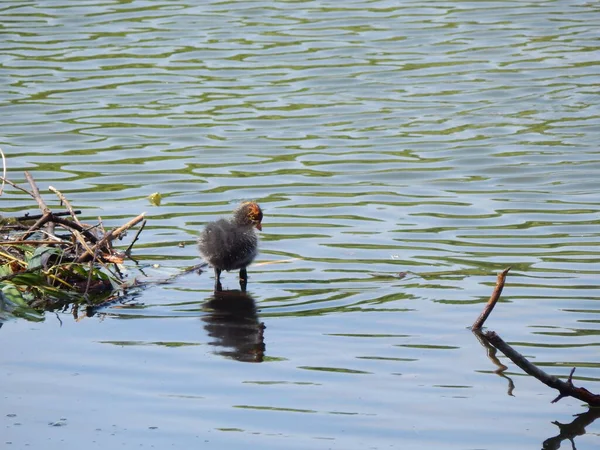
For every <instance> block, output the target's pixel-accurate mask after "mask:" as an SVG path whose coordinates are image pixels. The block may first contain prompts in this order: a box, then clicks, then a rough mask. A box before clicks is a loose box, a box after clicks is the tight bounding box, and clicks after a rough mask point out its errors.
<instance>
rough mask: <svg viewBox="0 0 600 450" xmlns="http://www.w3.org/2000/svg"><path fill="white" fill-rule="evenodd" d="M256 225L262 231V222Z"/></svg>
mask: <svg viewBox="0 0 600 450" xmlns="http://www.w3.org/2000/svg"><path fill="white" fill-rule="evenodd" d="M255 227H256V229H257V230H258V231H262V224H261V223H260V222H256V225H255Z"/></svg>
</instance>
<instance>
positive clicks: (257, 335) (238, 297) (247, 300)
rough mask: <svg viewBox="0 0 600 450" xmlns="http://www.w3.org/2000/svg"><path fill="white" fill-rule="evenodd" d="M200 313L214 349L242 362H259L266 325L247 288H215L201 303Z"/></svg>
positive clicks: (262, 354)
mask: <svg viewBox="0 0 600 450" xmlns="http://www.w3.org/2000/svg"><path fill="white" fill-rule="evenodd" d="M203 309H204V310H205V311H207V314H206V315H205V316H203V317H202V320H203V321H204V322H205V324H204V328H205V329H206V331H207V333H208V335H209V336H210V337H212V338H214V340H213V341H211V342H210V344H212V345H214V346H215V347H224V348H225V349H222V350H221V349H217V350H216V351H215V353H217V354H219V355H222V356H225V357H227V358H231V359H235V360H237V361H242V362H262V361H263V359H264V355H265V342H264V330H265V325H264V324H263V323H262V322H259V320H258V315H257V313H256V304H255V302H254V299H253V298H252V297H251V296H250V295H248V293H246V292H242V291H238V290H232V291H215V292H214V294H213V295H212V296H211V297H209V298H208V300H207V301H206V303H205V304H204V305H203Z"/></svg>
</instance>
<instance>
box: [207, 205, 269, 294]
mask: <svg viewBox="0 0 600 450" xmlns="http://www.w3.org/2000/svg"><path fill="white" fill-rule="evenodd" d="M262 218H263V213H262V210H261V209H260V206H258V204H257V203H254V202H245V203H242V204H241V205H240V206H238V207H237V208H236V209H235V210H234V211H233V216H232V217H231V218H229V219H219V220H217V221H215V222H210V223H208V224H207V225H206V227H205V228H204V230H203V231H202V234H201V235H200V238H199V239H198V248H199V249H200V254H201V255H202V257H203V258H204V259H205V260H206V261H207V262H208V263H209V264H210V265H211V266H213V268H214V269H215V291H220V290H221V281H220V277H221V272H222V271H223V270H228V271H229V270H237V269H239V270H240V284H241V285H242V289H243V290H245V287H246V281H247V278H248V274H247V272H246V267H248V265H250V263H251V262H252V261H253V260H254V258H255V257H256V255H257V253H258V236H257V235H256V232H255V231H254V228H256V229H258V230H262V225H261V222H262Z"/></svg>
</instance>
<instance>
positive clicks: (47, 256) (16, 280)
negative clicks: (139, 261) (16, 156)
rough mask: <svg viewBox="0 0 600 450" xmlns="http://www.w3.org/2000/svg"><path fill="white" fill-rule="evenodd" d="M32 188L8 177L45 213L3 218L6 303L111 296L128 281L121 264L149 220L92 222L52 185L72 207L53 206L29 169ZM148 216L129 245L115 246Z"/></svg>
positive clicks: (1, 300)
mask: <svg viewBox="0 0 600 450" xmlns="http://www.w3.org/2000/svg"><path fill="white" fill-rule="evenodd" d="M25 177H26V179H27V181H28V183H29V186H30V190H28V189H25V188H23V187H21V186H18V185H16V184H15V183H13V182H11V181H9V180H7V179H6V178H4V177H3V182H6V183H8V184H10V185H11V186H13V187H14V188H15V189H18V190H20V191H22V192H26V193H27V194H28V195H30V196H31V197H32V198H33V199H34V200H35V201H36V202H37V205H38V207H39V209H40V211H41V214H39V215H29V214H26V215H24V216H22V217H16V218H11V219H6V218H4V219H2V223H1V224H0V233H1V234H0V307H2V306H4V309H6V307H7V305H9V306H10V305H12V307H13V308H14V307H15V305H16V306H22V305H26V306H27V307H33V308H40V309H41V308H43V309H53V308H57V307H59V306H63V305H65V304H67V303H72V302H79V303H81V302H87V303H92V304H95V303H98V302H103V301H106V300H107V298H109V297H110V296H111V295H114V294H115V292H116V291H118V290H120V289H122V288H123V286H124V276H123V274H122V272H121V270H120V268H119V266H120V264H121V263H122V262H123V260H124V258H125V257H126V256H127V255H129V252H130V250H131V248H132V246H133V244H134V243H135V241H136V240H137V238H138V236H139V233H140V232H141V231H142V229H143V228H144V225H145V223H146V221H145V219H144V214H143V213H142V214H140V215H138V216H137V217H135V218H133V219H132V220H130V221H128V222H127V223H125V224H123V225H122V226H120V227H117V228H114V229H112V230H110V231H106V230H105V229H104V227H103V225H102V220H101V219H100V218H98V223H96V224H86V223H83V222H81V221H80V220H79V218H78V217H77V214H80V213H81V212H80V211H75V210H74V209H73V208H72V207H71V204H70V203H69V201H68V200H67V199H66V198H65V196H64V195H63V194H62V193H61V192H59V191H58V190H57V189H55V188H53V187H52V186H50V187H49V188H48V189H49V190H50V191H52V192H53V193H54V194H56V195H57V196H58V198H59V199H60V201H61V204H62V206H64V207H65V208H66V211H61V212H57V213H55V212H53V211H52V210H51V209H50V208H49V207H48V206H47V205H46V203H45V202H44V200H43V199H42V197H41V195H40V192H39V190H38V188H37V186H36V184H35V182H34V180H33V178H32V177H31V175H30V174H29V173H27V172H25ZM140 222H142V225H141V227H140V228H139V230H138V232H137V234H136V235H135V237H134V240H133V242H132V243H131V245H130V246H129V247H128V248H127V250H126V251H124V252H122V251H117V250H116V249H114V248H113V246H112V244H113V241H114V240H115V239H117V238H122V236H123V234H124V233H125V231H127V230H128V229H129V228H131V227H133V226H135V225H136V224H138V223H140Z"/></svg>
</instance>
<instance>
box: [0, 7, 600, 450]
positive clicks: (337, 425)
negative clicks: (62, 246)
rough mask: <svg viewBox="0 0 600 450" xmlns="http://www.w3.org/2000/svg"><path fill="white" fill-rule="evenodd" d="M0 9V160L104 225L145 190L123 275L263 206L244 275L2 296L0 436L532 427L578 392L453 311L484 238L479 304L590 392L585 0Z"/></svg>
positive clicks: (511, 430) (591, 47)
mask: <svg viewBox="0 0 600 450" xmlns="http://www.w3.org/2000/svg"><path fill="white" fill-rule="evenodd" d="M0 10H1V11H2V17H3V20H2V23H3V24H2V28H0V42H1V45H2V50H3V52H2V55H1V56H0V79H1V80H2V87H3V89H2V92H3V95H2V98H1V99H0V102H1V103H0V121H1V122H0V123H2V126H1V128H0V129H1V130H2V132H1V137H0V145H1V146H2V149H3V150H4V152H5V154H6V156H7V162H8V171H9V178H10V179H11V180H12V181H15V182H23V181H24V177H23V171H24V170H28V171H30V172H31V173H32V175H33V176H34V178H35V179H36V180H37V182H38V185H39V186H40V188H41V190H42V191H43V192H44V193H45V198H46V200H47V202H48V204H49V205H50V206H51V207H52V208H55V209H59V208H60V207H59V205H58V200H57V199H55V198H54V197H53V195H52V194H51V193H49V192H48V191H47V187H48V186H49V185H52V186H54V187H56V188H57V189H59V190H61V191H62V192H63V193H64V194H65V195H66V196H67V197H68V198H69V200H70V201H71V203H72V204H73V205H74V206H75V207H77V208H79V209H81V210H83V216H84V218H85V219H86V220H87V221H89V222H92V223H93V222H95V221H97V220H98V219H97V218H98V216H101V217H102V220H103V222H104V224H105V226H107V227H111V226H116V225H120V224H122V223H124V222H125V221H126V220H128V219H129V218H132V217H133V216H135V215H137V214H138V213H140V212H142V211H146V212H147V216H148V218H149V222H148V226H147V227H146V229H145V230H144V232H143V233H142V234H141V235H140V241H138V242H137V243H136V245H135V247H134V256H135V258H136V260H137V265H136V264H134V263H129V264H128V271H129V274H130V277H138V278H140V279H141V280H144V281H148V280H152V281H157V280H164V279H166V278H168V277H171V276H174V275H176V274H178V273H181V271H182V270H184V269H185V268H187V267H189V266H192V265H194V264H197V263H199V262H200V260H199V256H198V254H197V251H196V248H195V245H194V242H195V239H196V236H197V234H198V232H199V230H200V229H201V228H202V226H203V225H204V224H205V223H206V222H207V221H209V220H212V219H214V218H217V217H220V216H224V215H227V214H229V212H230V211H231V210H232V209H233V208H234V207H235V206H236V205H237V203H238V202H239V201H241V200H247V199H254V200H257V201H258V202H260V204H261V205H262V206H263V208H264V211H265V220H264V224H263V225H264V228H263V232H262V233H261V238H262V241H261V254H260V256H259V257H258V259H257V261H256V262H255V264H254V265H253V266H251V267H250V268H249V274H250V283H249V291H248V295H247V296H245V297H243V298H240V295H239V294H236V293H235V292H234V293H229V294H228V297H227V298H226V299H219V298H217V299H215V298H214V295H213V292H212V286H213V280H212V275H211V273H210V271H208V272H204V273H202V274H200V275H198V274H196V273H189V274H186V275H181V276H178V277H175V278H173V279H172V281H171V282H170V283H168V284H163V285H152V286H151V287H149V288H147V289H143V290H139V291H136V292H133V293H130V295H129V296H127V297H126V298H124V299H123V302H119V303H115V304H112V305H109V306H105V307H102V308H99V309H97V310H94V311H92V312H93V314H91V313H92V312H90V314H89V315H86V311H85V310H84V309H79V310H77V311H75V314H74V312H73V311H72V310H71V309H70V308H67V310H65V311H59V312H55V313H50V312H48V313H46V315H45V320H44V321H43V322H40V323H35V322H28V321H25V320H10V321H7V322H5V323H4V324H3V326H2V329H1V331H0V340H1V341H2V344H3V346H2V347H3V363H2V370H0V383H1V384H2V386H3V390H2V392H3V394H2V402H1V404H2V406H0V417H2V427H3V429H4V432H3V434H2V440H1V442H3V443H5V444H7V447H9V444H8V443H10V446H11V448H44V449H59V448H60V449H65V448H80V447H82V446H85V447H86V448H108V447H110V448H112V447H115V448H116V447H117V446H127V447H130V446H138V447H153V448H190V447H192V446H202V445H204V446H207V447H212V448H240V447H242V446H243V447H247V446H249V445H250V446H260V447H261V448H272V449H280V448H289V449H308V448H314V449H327V448H336V449H364V448H373V449H379V448H381V449H383V448H403V449H423V448H447V449H474V448H478V449H489V450H493V449H505V448H540V447H542V446H543V445H545V446H546V447H545V448H558V447H557V446H556V445H557V442H560V441H561V439H564V436H562V437H560V436H559V433H560V430H559V428H558V427H557V426H556V425H555V424H553V422H559V423H571V422H572V421H573V420H575V418H574V417H573V415H575V414H580V413H584V412H585V411H586V408H585V407H584V406H583V405H582V404H581V402H579V401H577V400H574V399H564V400H561V401H560V402H559V403H557V404H550V401H551V400H552V399H553V398H554V397H555V395H556V394H555V392H554V391H552V390H550V389H549V388H547V387H546V386H544V385H542V384H541V383H539V382H538V381H537V380H535V379H532V378H531V377H528V376H526V375H524V374H523V373H522V372H521V371H520V369H518V368H516V367H515V366H514V365H513V364H512V363H510V362H509V361H507V360H506V359H505V358H503V357H502V358H501V360H502V362H503V363H504V364H506V366H507V367H508V369H507V371H506V372H504V376H500V375H498V374H497V373H495V371H496V369H497V366H496V365H495V364H494V363H493V362H492V361H491V360H490V359H488V357H487V353H486V349H485V348H483V347H482V346H481V345H480V343H479V342H478V341H477V339H476V338H475V337H474V336H473V335H472V334H471V333H470V331H469V330H468V329H467V327H468V326H469V325H470V324H471V323H472V322H473V320H474V319H475V318H476V317H477V315H478V314H479V312H480V311H481V308H482V306H483V303H484V302H485V301H486V300H487V297H488V296H489V294H490V292H491V290H492V288H493V284H494V281H495V275H496V273H497V272H498V271H500V270H501V269H503V268H505V267H507V266H511V267H512V270H511V272H510V275H509V277H508V281H507V286H506V288H505V291H504V294H503V297H502V299H503V302H502V303H500V304H499V305H498V307H497V309H496V310H495V311H494V313H493V315H492V317H491V318H490V319H489V322H488V326H489V327H490V328H492V329H494V330H496V331H497V332H499V333H500V334H501V335H502V337H503V338H504V339H505V340H507V341H509V342H510V343H512V344H514V346H515V348H517V350H519V351H520V352H522V353H523V354H524V355H526V356H527V357H528V358H530V359H531V361H532V362H534V363H536V364H537V365H539V366H540V367H541V368H543V369H544V370H546V371H548V372H549V373H551V374H554V375H557V376H562V377H566V376H567V375H568V373H569V371H570V369H571V367H572V366H577V371H576V372H575V378H574V380H575V383H576V384H578V385H584V386H586V387H587V388H588V389H590V390H591V391H595V392H598V391H600V383H599V381H600V372H599V370H600V364H599V363H598V362H597V361H598V358H597V348H598V345H600V342H599V341H598V338H597V337H598V334H599V333H600V328H599V326H598V324H599V322H598V318H597V314H598V312H599V311H600V308H599V307H598V304H595V303H593V302H594V301H598V300H600V290H599V286H600V276H599V275H600V265H599V261H600V247H599V242H600V240H599V236H600V231H598V230H599V227H598V226H599V224H600V219H599V214H598V213H599V212H600V201H599V200H598V192H599V190H600V183H599V182H598V173H599V172H598V170H599V168H600V156H599V154H598V149H597V142H598V141H599V138H600V133H599V131H600V128H599V127H598V120H599V119H600V108H599V106H598V104H599V103H598V94H597V92H598V69H597V67H598V63H597V60H598V57H597V55H598V49H599V45H598V38H599V33H598V31H597V30H598V29H600V28H599V27H598V25H599V24H600V9H599V8H598V5H597V4H596V3H593V2H584V1H547V2H542V3H540V2H527V1H524V2H495V1H485V2H460V3H456V2H454V3H452V2H450V3H448V2H443V1H439V2H438V1H436V2H429V3H427V4H423V3H411V2H400V3H399V2H391V1H383V0H376V1H368V2H367V1H350V2H344V3H343V4H341V3H339V2H326V1H302V2H286V1H275V2H263V1H247V2H228V1H224V2H216V1H214V2H203V3H202V4H196V3H193V2H185V1H184V2H175V3H174V2H165V1H160V0H156V1H135V2H114V1H105V2H84V3H77V4H74V3H72V2H64V1H46V2H36V1H31V2H9V1H1V2H0ZM154 192H160V193H161V195H162V203H161V205H160V206H152V205H151V204H150V202H149V201H148V199H147V196H148V195H150V194H152V193H154ZM0 202H1V203H0V205H1V207H2V211H3V215H21V213H22V212H23V211H24V210H25V211H35V203H34V202H33V201H32V200H31V199H28V198H27V197H25V196H24V195H23V194H22V193H20V192H18V191H15V190H12V189H8V190H7V191H6V192H5V193H4V194H3V196H2V197H1V198H0ZM128 239H131V236H129V237H128ZM128 239H125V241H124V242H123V243H122V245H123V246H124V247H126V246H127V245H128V244H129V242H126V241H128ZM181 243H183V244H185V245H184V246H183V247H181V246H180V245H179V244H181ZM223 283H224V287H225V289H227V290H235V289H237V288H238V283H237V279H236V275H235V274H233V273H231V274H226V275H225V277H224V280H223ZM228 300H232V301H233V302H235V303H234V304H235V305H236V308H235V309H234V310H233V311H231V310H230V308H227V307H224V306H223V303H224V302H225V304H226V305H227V301H228ZM230 303H231V302H230ZM224 309H225V310H224ZM90 315H91V317H90ZM513 385H514V389H513V388H512V387H511V386H513ZM594 419H595V417H592V416H590V415H589V414H588V415H586V416H583V418H579V419H578V420H580V421H581V422H584V424H585V427H586V433H585V434H583V435H581V436H578V437H577V438H576V440H575V442H576V445H577V448H578V449H579V450H582V449H583V450H585V449H593V448H597V446H598V433H599V432H600V428H599V426H598V423H599V422H594ZM557 436H559V437H558V438H557ZM545 441H546V443H545V444H544V442H545ZM562 445H563V446H568V445H569V443H568V442H564V441H563V443H562Z"/></svg>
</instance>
